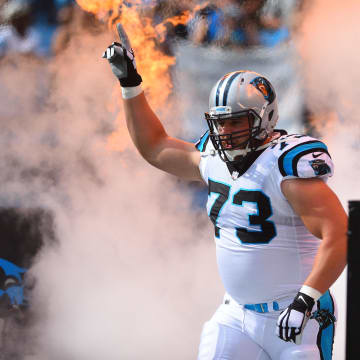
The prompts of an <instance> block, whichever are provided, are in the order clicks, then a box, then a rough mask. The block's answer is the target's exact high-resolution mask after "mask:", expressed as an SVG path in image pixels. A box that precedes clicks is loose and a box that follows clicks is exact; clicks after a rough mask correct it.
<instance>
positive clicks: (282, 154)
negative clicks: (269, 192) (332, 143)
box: [273, 135, 333, 178]
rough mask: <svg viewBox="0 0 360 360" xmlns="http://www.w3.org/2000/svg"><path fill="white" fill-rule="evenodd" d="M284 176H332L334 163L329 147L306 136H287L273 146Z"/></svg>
mask: <svg viewBox="0 0 360 360" xmlns="http://www.w3.org/2000/svg"><path fill="white" fill-rule="evenodd" d="M273 149H274V151H275V152H276V155H277V157H278V165H279V171H280V173H281V175H282V176H284V177H287V176H291V177H300V178H309V177H317V176H324V175H326V176H331V175H332V173H333V163H332V160H331V156H330V154H329V152H328V149H327V146H326V145H325V144H324V143H323V142H322V141H320V140H317V139H314V138H312V137H310V136H306V135H285V136H282V137H280V138H279V139H278V141H277V142H276V143H275V144H274V145H273Z"/></svg>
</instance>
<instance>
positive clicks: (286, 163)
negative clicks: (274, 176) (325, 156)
mask: <svg viewBox="0 0 360 360" xmlns="http://www.w3.org/2000/svg"><path fill="white" fill-rule="evenodd" d="M324 150H325V152H326V153H327V146H326V145H325V144H324V143H322V142H321V141H309V142H307V143H304V144H300V145H297V146H295V147H293V148H292V149H290V150H288V151H287V152H285V153H284V154H283V155H282V156H280V158H279V169H280V172H281V173H282V175H283V176H289V175H292V176H297V171H296V164H297V160H298V159H299V158H300V157H301V156H298V155H300V154H301V153H304V155H305V154H306V153H310V152H315V151H324ZM294 160H296V164H294V163H293V161H294Z"/></svg>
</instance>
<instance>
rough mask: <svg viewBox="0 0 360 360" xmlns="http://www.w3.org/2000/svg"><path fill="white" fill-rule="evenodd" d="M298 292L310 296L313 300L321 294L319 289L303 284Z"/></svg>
mask: <svg viewBox="0 0 360 360" xmlns="http://www.w3.org/2000/svg"><path fill="white" fill-rule="evenodd" d="M300 292H301V293H303V294H305V295H308V296H311V297H312V298H313V299H314V300H315V301H318V300H319V298H320V297H321V295H322V294H321V292H320V291H318V290H316V289H314V288H312V287H310V286H308V285H303V286H302V287H301V289H300Z"/></svg>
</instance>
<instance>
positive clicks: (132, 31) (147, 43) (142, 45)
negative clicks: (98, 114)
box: [76, 0, 190, 150]
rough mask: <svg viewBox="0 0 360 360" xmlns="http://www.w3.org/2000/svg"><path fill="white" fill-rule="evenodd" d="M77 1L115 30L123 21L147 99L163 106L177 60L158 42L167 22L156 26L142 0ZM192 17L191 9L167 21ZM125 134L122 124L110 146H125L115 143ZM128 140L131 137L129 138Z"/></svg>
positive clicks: (154, 106)
mask: <svg viewBox="0 0 360 360" xmlns="http://www.w3.org/2000/svg"><path fill="white" fill-rule="evenodd" d="M76 1H77V3H78V5H79V6H80V7H81V8H82V9H83V10H85V11H88V12H91V13H93V14H95V15H96V16H97V17H98V18H99V19H101V20H102V21H104V19H106V20H105V21H107V22H108V25H109V28H110V29H112V30H113V31H114V32H116V29H115V28H116V23H117V22H120V23H121V24H122V26H123V27H124V29H125V31H126V32H127V34H128V35H129V39H130V42H131V47H132V48H133V50H134V53H135V59H136V65H137V69H138V71H139V74H141V77H142V79H143V83H142V86H143V89H144V91H145V93H146V96H147V99H148V101H149V103H150V104H151V106H152V107H153V108H154V110H155V111H156V110H157V109H160V108H161V107H163V106H164V105H165V103H166V101H167V100H168V98H169V95H170V93H171V91H172V88H173V84H172V81H171V75H170V70H171V67H172V66H173V65H175V62H176V59H175V57H173V56H170V55H167V54H164V53H163V52H162V51H161V50H160V48H159V43H161V42H162V41H164V39H165V31H166V28H165V26H164V24H163V23H162V24H159V25H157V26H156V27H155V26H154V25H153V24H152V19H151V17H150V16H149V15H146V14H147V12H146V11H144V8H145V5H144V4H143V1H142V0H132V1H128V2H126V3H125V2H124V1H123V0H76ZM148 6H149V5H148ZM150 6H151V5H150ZM148 13H149V12H148ZM150 13H151V11H150ZM189 17H190V12H189V11H186V12H185V13H184V14H182V15H180V16H175V17H173V18H169V19H166V22H170V23H171V24H173V25H174V26H176V25H178V24H181V23H182V24H185V23H186V22H187V21H188V20H189ZM106 45H107V44H106ZM122 117H123V115H122V114H120V115H119V116H118V124H119V126H120V127H121V126H123V127H124V125H123V124H124V121H122ZM124 136H127V131H124V129H121V128H119V129H118V130H117V132H116V134H112V136H111V137H110V139H109V144H108V145H109V147H110V148H111V149H113V150H121V149H123V146H120V147H119V146H116V145H115V144H116V143H117V141H120V139H121V142H124V140H125V139H124ZM127 137H128V136H127ZM128 141H129V139H127V141H126V142H128Z"/></svg>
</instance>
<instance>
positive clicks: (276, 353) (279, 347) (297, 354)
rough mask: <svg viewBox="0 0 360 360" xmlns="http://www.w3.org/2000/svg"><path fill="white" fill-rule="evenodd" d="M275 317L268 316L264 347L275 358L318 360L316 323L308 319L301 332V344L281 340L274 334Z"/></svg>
mask: <svg viewBox="0 0 360 360" xmlns="http://www.w3.org/2000/svg"><path fill="white" fill-rule="evenodd" d="M276 321H277V318H271V319H270V318H269V319H268V320H267V324H266V332H265V334H266V335H265V337H264V344H263V346H264V349H265V350H266V351H267V352H268V354H270V356H271V358H272V359H276V360H300V359H301V360H320V351H319V348H318V346H317V335H318V331H319V326H318V323H317V322H316V321H315V320H310V321H309V322H308V323H307V325H306V327H305V329H304V332H303V337H302V342H301V345H295V344H294V343H292V342H285V341H283V340H281V339H280V338H279V337H278V336H277V335H276V334H275V329H276Z"/></svg>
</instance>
